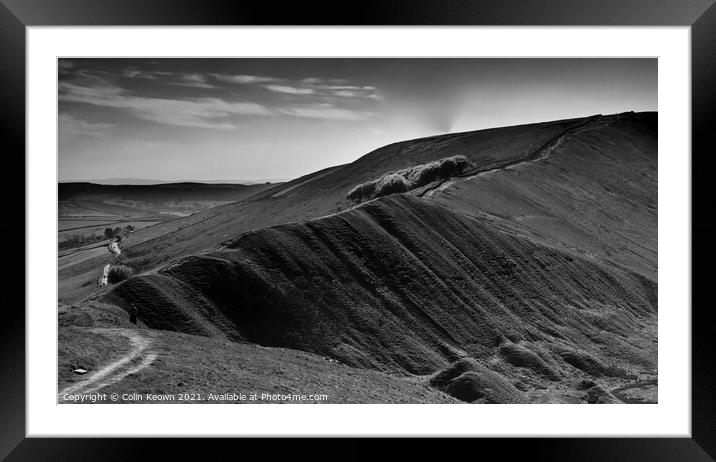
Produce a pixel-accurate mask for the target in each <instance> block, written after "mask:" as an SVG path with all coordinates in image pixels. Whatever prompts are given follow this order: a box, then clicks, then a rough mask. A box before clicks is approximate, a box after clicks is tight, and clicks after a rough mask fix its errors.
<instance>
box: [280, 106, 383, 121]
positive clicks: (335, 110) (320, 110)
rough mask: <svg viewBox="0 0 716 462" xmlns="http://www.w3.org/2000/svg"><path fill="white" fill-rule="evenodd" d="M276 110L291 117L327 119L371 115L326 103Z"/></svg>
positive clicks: (355, 118) (361, 118)
mask: <svg viewBox="0 0 716 462" xmlns="http://www.w3.org/2000/svg"><path fill="white" fill-rule="evenodd" d="M278 112H279V113H281V114H283V115H288V116H293V117H306V118H311V119H328V120H365V119H368V118H370V117H372V116H373V113H371V112H368V111H356V110H352V109H344V108H340V107H336V106H334V105H332V104H328V103H324V104H308V105H303V106H294V107H287V108H280V109H278Z"/></svg>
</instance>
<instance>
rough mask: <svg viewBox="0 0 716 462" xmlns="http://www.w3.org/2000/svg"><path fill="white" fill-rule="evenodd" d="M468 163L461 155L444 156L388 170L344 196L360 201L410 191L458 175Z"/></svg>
mask: <svg viewBox="0 0 716 462" xmlns="http://www.w3.org/2000/svg"><path fill="white" fill-rule="evenodd" d="M469 165H470V161H469V160H468V159H467V157H465V156H463V155H457V156H451V157H444V158H442V159H439V160H435V161H432V162H428V163H427V164H421V165H416V166H414V167H409V168H404V169H402V170H397V171H395V172H389V173H386V174H385V175H383V176H381V177H380V178H378V179H377V180H372V181H367V182H365V183H362V184H359V185H358V186H356V187H354V188H353V189H351V190H350V191H349V192H348V194H347V195H346V198H347V199H349V200H352V201H354V202H358V203H360V202H363V201H366V200H369V199H374V198H376V197H381V196H387V195H389V194H396V193H401V192H406V191H410V190H412V189H415V188H419V187H420V186H424V185H426V184H428V183H432V182H433V181H436V180H439V179H443V178H450V177H451V176H455V175H458V174H460V173H462V172H464V171H465V169H467V167H468V166H469Z"/></svg>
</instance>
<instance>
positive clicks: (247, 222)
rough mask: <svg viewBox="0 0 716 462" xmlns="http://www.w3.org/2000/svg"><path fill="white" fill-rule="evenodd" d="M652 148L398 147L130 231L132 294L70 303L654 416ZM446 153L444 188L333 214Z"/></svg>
mask: <svg viewBox="0 0 716 462" xmlns="http://www.w3.org/2000/svg"><path fill="white" fill-rule="evenodd" d="M656 146H657V133H656V114H653V113H642V114H633V113H628V114H619V115H612V116H595V117H590V118H583V119H575V120H568V121H557V122H549V123H544V124H535V125H529V126H521V127H508V128H504V129H495V130H486V131H480V132H470V133H463V134H452V135H444V136H440V137H432V138H425V139H420V140H413V141H407V142H403V143H396V144H394V145H390V146H386V147H385V148H381V149H379V150H377V151H375V152H373V153H370V154H368V155H366V156H364V157H362V158H361V159H358V160H357V161H355V162H353V163H352V164H348V165H342V166H337V167H332V168H329V169H325V170H323V171H320V172H316V173H314V174H312V175H308V176H306V177H303V178H299V179H297V180H294V181H292V182H289V183H287V184H285V185H279V186H276V187H273V188H269V189H267V190H265V191H263V192H261V193H259V194H257V195H255V196H253V197H251V198H250V199H246V200H244V201H241V202H237V203H233V204H228V205H225V206H220V207H216V208H214V209H211V210H209V211H207V212H203V213H199V214H196V215H193V216H191V217H188V218H186V219H180V220H173V221H172V222H169V223H164V224H162V225H157V226H154V227H151V228H147V229H145V230H141V231H138V232H136V233H134V234H133V235H132V240H131V242H130V243H129V245H128V246H127V248H126V254H127V255H128V257H129V260H126V262H127V263H128V264H131V263H133V262H138V261H141V264H140V265H139V269H140V270H141V272H140V274H139V275H137V276H135V277H132V278H130V279H128V280H126V281H124V282H122V283H120V284H118V285H115V286H113V287H111V288H104V289H100V290H97V289H93V288H91V287H88V288H87V290H84V291H83V289H82V288H80V289H75V290H76V292H74V293H75V294H77V298H78V299H79V298H80V297H82V298H87V295H88V294H90V293H92V292H95V294H94V295H92V296H90V297H89V300H90V301H91V303H100V304H104V305H103V306H111V305H114V306H115V307H118V308H119V309H123V310H126V309H128V308H129V306H130V305H131V304H136V306H137V307H139V319H140V323H141V325H142V326H143V327H146V328H149V329H151V330H150V332H153V330H159V331H173V332H175V333H177V334H183V335H188V336H189V337H191V339H192V342H196V343H197V345H199V344H203V343H202V342H228V343H229V344H237V345H260V346H262V347H265V348H269V349H272V348H288V349H292V350H301V351H303V352H305V353H306V354H310V355H315V356H316V357H319V358H320V357H329V358H333V359H336V360H338V361H340V362H341V363H343V364H345V365H346V367H348V368H354V369H360V370H370V371H379V372H380V373H383V374H388V375H390V376H392V377H395V378H400V379H401V380H403V379H404V380H409V381H416V380H417V381H418V382H419V383H430V385H431V386H432V387H433V388H434V389H436V390H438V391H442V392H445V393H448V394H450V395H452V396H453V397H456V398H458V399H460V400H463V401H468V402H622V401H630V402H631V401H634V402H640V401H644V400H646V401H654V400H655V399H656V398H655V390H656V364H657V356H656V354H657V348H656V342H657V339H656V326H657V311H658V308H657V306H658V301H657V240H656V239H657V183H656V178H657V175H656V173H657V156H656ZM456 154H461V155H465V156H467V157H468V158H469V160H470V169H469V170H468V171H466V172H463V173H461V174H459V175H458V176H455V177H452V178H447V179H445V178H443V179H440V180H438V181H435V182H433V183H431V184H428V185H426V186H424V187H420V188H417V189H415V190H412V191H410V192H407V193H403V194H396V195H391V196H385V197H382V198H379V199H375V200H372V201H369V202H366V203H363V204H360V205H358V206H355V205H353V204H351V203H350V202H349V201H346V200H345V194H346V192H347V191H348V190H350V189H351V188H352V187H354V186H355V185H356V184H359V183H361V182H364V181H369V180H372V179H375V178H377V177H379V176H381V175H382V174H384V173H387V172H389V171H394V170H397V169H401V168H406V167H410V166H413V165H418V164H423V163H425V162H428V161H432V160H436V159H440V158H443V157H447V156H450V155H456ZM97 261H99V260H97ZM97 261H95V260H93V259H87V260H83V261H81V262H78V263H77V264H76V265H68V266H67V267H66V268H63V270H62V271H61V272H60V278H61V287H63V286H62V283H63V282H62V278H63V277H64V278H65V281H71V282H68V283H66V284H69V285H72V284H75V285H77V284H78V283H79V282H80V281H82V277H83V271H94V268H95V267H96V263H97ZM92 274H93V275H94V273H92ZM61 296H62V294H61ZM162 335H165V334H162ZM166 335H169V334H166ZM202 339H203V340H202ZM237 351H239V350H237ZM279 356H280V355H279ZM436 396H441V395H436ZM423 398H424V395H423ZM416 399H417V398H416ZM421 399H422V398H421ZM408 401H410V400H408Z"/></svg>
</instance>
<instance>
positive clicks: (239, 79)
mask: <svg viewBox="0 0 716 462" xmlns="http://www.w3.org/2000/svg"><path fill="white" fill-rule="evenodd" d="M210 75H211V76H212V77H213V78H215V79H216V80H218V81H220V82H226V83H233V84H238V85H242V84H262V83H278V82H282V79H279V78H276V77H266V76H263V75H246V74H238V75H228V74H210Z"/></svg>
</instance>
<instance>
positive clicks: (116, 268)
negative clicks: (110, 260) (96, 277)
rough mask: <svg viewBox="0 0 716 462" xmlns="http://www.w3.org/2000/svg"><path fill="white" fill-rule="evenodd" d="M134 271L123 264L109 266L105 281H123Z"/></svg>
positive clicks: (111, 282)
mask: <svg viewBox="0 0 716 462" xmlns="http://www.w3.org/2000/svg"><path fill="white" fill-rule="evenodd" d="M133 273H134V271H133V270H132V268H130V267H129V266H124V265H113V266H110V267H109V271H108V272H107V282H109V283H110V284H116V283H118V282H121V281H124V280H125V279H127V278H128V277H130V276H131V275H132V274H133Z"/></svg>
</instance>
